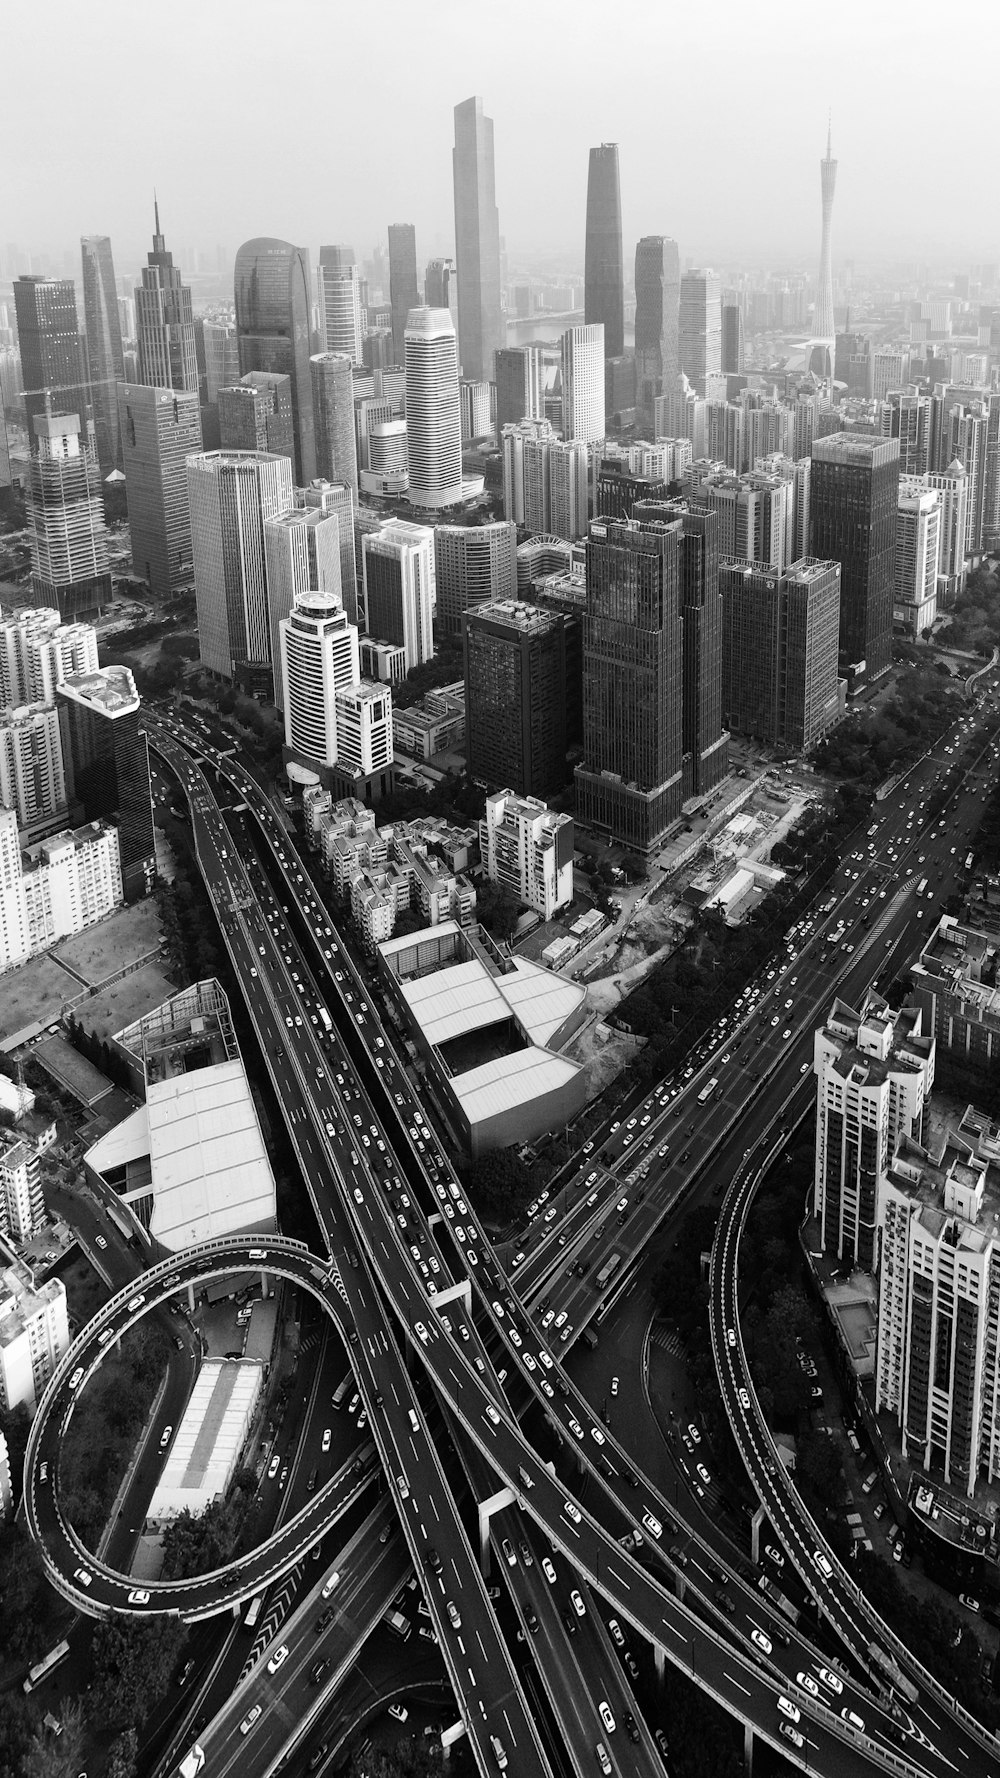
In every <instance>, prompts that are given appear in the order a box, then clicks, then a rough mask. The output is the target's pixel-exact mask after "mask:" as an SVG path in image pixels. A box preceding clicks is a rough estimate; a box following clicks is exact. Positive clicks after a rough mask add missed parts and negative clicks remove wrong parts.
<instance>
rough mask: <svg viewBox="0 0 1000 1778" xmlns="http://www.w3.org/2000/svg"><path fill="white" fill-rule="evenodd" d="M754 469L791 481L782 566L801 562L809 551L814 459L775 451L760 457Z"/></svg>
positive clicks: (789, 484) (784, 480) (786, 510)
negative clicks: (793, 456) (811, 485)
mask: <svg viewBox="0 0 1000 1778" xmlns="http://www.w3.org/2000/svg"><path fill="white" fill-rule="evenodd" d="M754 469H755V470H756V471H757V472H758V474H760V475H769V476H778V477H779V478H780V480H781V481H783V482H787V484H788V505H787V507H786V509H785V560H784V563H783V566H786V567H787V566H788V565H789V564H790V563H792V562H800V561H801V560H802V558H803V556H807V555H808V554H809V537H810V526H809V487H810V474H811V471H812V459H811V458H810V457H800V458H798V459H793V458H791V457H788V456H783V455H782V454H781V452H780V451H772V452H771V453H770V454H769V455H768V456H766V457H758V458H757V460H756V462H755V463H754Z"/></svg>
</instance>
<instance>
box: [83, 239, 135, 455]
mask: <svg viewBox="0 0 1000 1778" xmlns="http://www.w3.org/2000/svg"><path fill="white" fill-rule="evenodd" d="M80 248H81V252H82V259H83V315H84V324H85V326H86V330H87V367H88V382H89V384H90V399H91V405H92V411H93V416H94V442H95V444H96V447H97V461H98V464H99V465H100V470H101V476H102V478H103V477H104V476H106V475H110V474H111V471H112V470H113V469H121V467H122V453H121V441H120V439H119V436H118V384H119V383H120V382H121V381H122V379H123V378H124V375H125V360H124V358H123V356H122V333H121V324H120V321H119V317H118V289H117V286H116V284H115V262H114V260H113V258H112V256H111V240H110V237H109V236H108V235H84V236H83V238H82V240H81V242H80Z"/></svg>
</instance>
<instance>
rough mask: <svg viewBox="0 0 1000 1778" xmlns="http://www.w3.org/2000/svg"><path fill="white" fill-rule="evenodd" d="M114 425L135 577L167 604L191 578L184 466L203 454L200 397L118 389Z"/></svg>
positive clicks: (192, 392)
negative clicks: (118, 439)
mask: <svg viewBox="0 0 1000 1778" xmlns="http://www.w3.org/2000/svg"><path fill="white" fill-rule="evenodd" d="M118 419H119V426H120V430H121V438H122V453H123V462H124V469H125V483H126V487H127V489H128V523H129V533H130V537H131V543H132V567H133V572H134V573H135V574H136V575H137V576H138V578H139V579H140V580H144V581H145V582H146V585H147V586H148V587H149V590H150V592H151V593H152V594H153V595H154V596H155V597H156V598H158V599H165V598H169V596H170V595H171V594H172V593H174V592H176V590H177V589H178V587H181V586H186V585H187V584H188V583H189V582H190V580H191V576H192V573H193V569H192V565H191V518H190V515H189V513H188V491H187V467H186V464H187V459H188V457H190V456H192V455H193V454H194V453H195V452H197V451H200V450H201V444H202V435H201V409H200V407H199V405H198V392H197V390H196V389H155V388H152V387H150V386H148V385H146V384H139V383H121V384H119V388H118Z"/></svg>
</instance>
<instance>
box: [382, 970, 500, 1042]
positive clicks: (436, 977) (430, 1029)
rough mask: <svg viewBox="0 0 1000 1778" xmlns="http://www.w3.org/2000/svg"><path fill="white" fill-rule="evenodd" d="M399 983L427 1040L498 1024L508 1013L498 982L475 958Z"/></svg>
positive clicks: (439, 1038) (444, 1037) (458, 1034)
mask: <svg viewBox="0 0 1000 1778" xmlns="http://www.w3.org/2000/svg"><path fill="white" fill-rule="evenodd" d="M399 986H400V990H401V992H402V994H403V997H404V999H405V1000H406V1001H407V1003H408V1005H409V1008H410V1011H411V1013H412V1014H413V1017H414V1018H415V1020H416V1022H417V1024H418V1025H419V1026H420V1029H421V1031H422V1032H423V1033H424V1036H425V1037H426V1039H427V1041H428V1043H433V1044H442V1043H447V1042H449V1040H450V1039H451V1038H453V1037H461V1036H462V1035H463V1033H464V1032H466V1031H479V1030H480V1029H481V1028H482V1027H483V1026H484V1025H498V1024H500V1023H501V1022H502V1021H503V1020H504V1019H508V1018H509V1017H510V1010H511V1009H510V1007H509V1006H508V1004H507V1002H506V1000H505V999H504V997H503V995H502V994H501V993H500V991H499V987H500V984H499V983H498V982H496V981H494V979H493V977H492V976H491V975H490V974H489V971H488V970H486V969H484V968H483V966H482V964H481V963H480V962H479V961H478V959H476V958H471V959H470V960H469V962H468V963H454V964H450V965H449V966H448V967H447V968H446V969H440V970H436V971H435V972H434V973H433V974H432V975H424V976H419V977H418V978H417V979H416V980H415V981H409V982H401V983H400V984H399Z"/></svg>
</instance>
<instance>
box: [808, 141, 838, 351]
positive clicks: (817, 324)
mask: <svg viewBox="0 0 1000 1778" xmlns="http://www.w3.org/2000/svg"><path fill="white" fill-rule="evenodd" d="M819 180H820V192H821V194H822V201H823V234H822V238H821V241H820V248H819V277H818V278H817V281H816V307H815V309H814V310H813V324H812V338H811V340H810V341H809V346H808V349H807V353H806V363H807V365H808V367H809V369H810V370H814V371H815V372H816V374H817V376H821V377H824V378H830V379H832V377H833V369H834V362H835V359H836V354H837V333H836V328H835V326H834V319H833V258H832V250H833V248H832V243H833V196H834V192H835V191H836V189H837V163H836V161H835V160H834V159H833V155H832V151H831V147H830V128H829V126H827V132H826V159H825V160H821V161H820V163H819Z"/></svg>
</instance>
